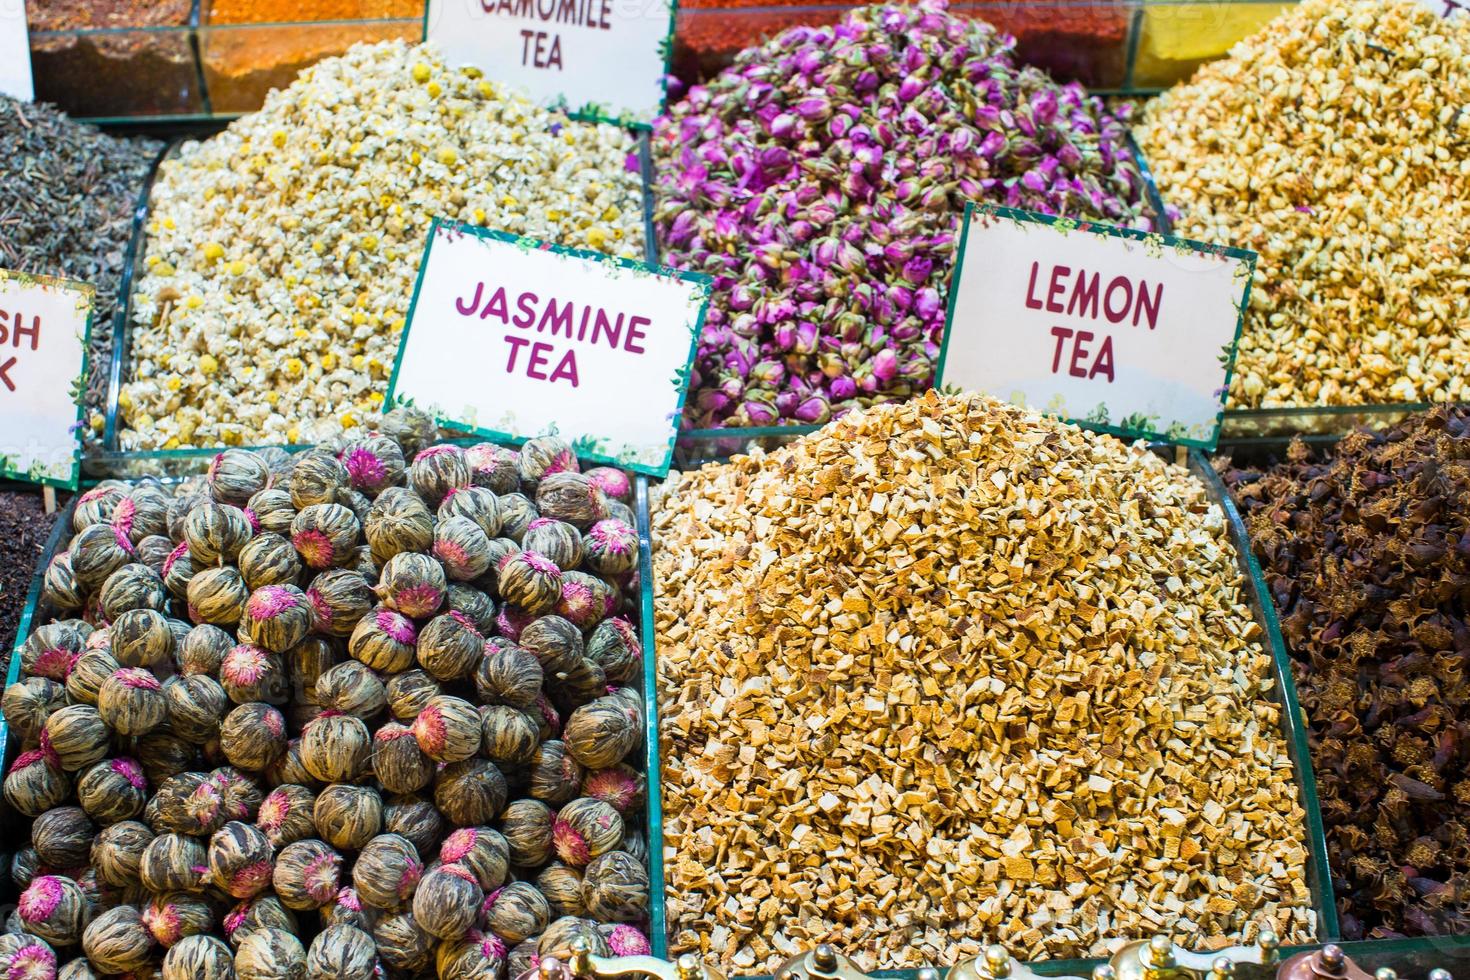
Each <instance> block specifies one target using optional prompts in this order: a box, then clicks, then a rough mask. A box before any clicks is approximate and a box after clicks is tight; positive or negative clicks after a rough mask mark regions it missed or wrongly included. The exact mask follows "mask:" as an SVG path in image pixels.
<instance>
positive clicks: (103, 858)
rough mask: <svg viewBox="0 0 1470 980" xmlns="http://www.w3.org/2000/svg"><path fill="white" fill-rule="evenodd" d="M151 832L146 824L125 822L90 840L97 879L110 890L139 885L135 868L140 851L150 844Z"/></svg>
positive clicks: (141, 858) (152, 835)
mask: <svg viewBox="0 0 1470 980" xmlns="http://www.w3.org/2000/svg"><path fill="white" fill-rule="evenodd" d="M153 837H154V834H153V831H152V830H150V829H149V828H148V825H147V824H143V823H139V822H138V821H136V820H124V821H122V822H120V823H115V824H113V825H112V826H110V827H104V828H103V829H102V832H101V833H100V834H98V835H97V837H96V839H95V840H93V841H92V848H91V859H92V867H94V868H95V869H97V879H98V880H99V881H101V882H102V883H103V884H105V885H110V886H112V887H113V888H127V887H131V886H134V885H137V884H139V883H140V879H139V877H138V874H139V872H138V868H139V865H140V864H142V861H143V852H144V851H146V850H147V849H148V845H149V844H151V843H153Z"/></svg>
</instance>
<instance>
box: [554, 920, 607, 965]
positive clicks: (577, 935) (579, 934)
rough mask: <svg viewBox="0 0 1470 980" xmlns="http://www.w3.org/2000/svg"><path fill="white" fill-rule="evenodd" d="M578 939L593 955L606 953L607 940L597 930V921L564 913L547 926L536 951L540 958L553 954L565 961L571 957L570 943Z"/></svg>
mask: <svg viewBox="0 0 1470 980" xmlns="http://www.w3.org/2000/svg"><path fill="white" fill-rule="evenodd" d="M579 939H581V940H583V941H584V942H586V943H587V948H588V949H589V950H590V951H591V953H592V955H593V956H606V955H607V954H608V948H607V940H605V939H603V938H602V933H600V932H598V931H597V923H595V922H592V921H590V920H588V919H582V918H578V917H577V916H574V915H564V916H562V917H561V918H560V919H557V920H556V921H555V922H553V923H552V924H551V925H549V926H547V927H546V930H545V931H544V932H542V933H541V940H540V941H539V942H538V943H537V944H536V952H537V953H538V954H540V956H541V958H542V959H545V958H546V957H548V956H555V957H556V958H557V959H559V960H562V961H563V962H565V961H566V960H569V959H570V958H571V956H572V945H573V944H574V943H575V942H576V941H577V940H579Z"/></svg>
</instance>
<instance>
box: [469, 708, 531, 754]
mask: <svg viewBox="0 0 1470 980" xmlns="http://www.w3.org/2000/svg"><path fill="white" fill-rule="evenodd" d="M480 730H481V736H482V742H481V745H482V747H483V752H484V754H485V758H487V759H489V760H490V761H491V762H495V763H506V764H510V765H518V764H520V763H523V762H530V761H531V759H532V758H533V757H534V756H535V755H536V749H537V748H539V747H540V745H541V727H540V726H539V725H538V724H537V723H536V722H535V721H534V720H533V719H532V718H531V717H530V716H529V715H527V714H526V712H525V711H523V710H521V709H520V708H512V707H511V706H510V705H506V704H491V705H486V706H485V707H483V708H481V709H480Z"/></svg>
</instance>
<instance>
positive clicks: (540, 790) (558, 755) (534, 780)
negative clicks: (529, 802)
mask: <svg viewBox="0 0 1470 980" xmlns="http://www.w3.org/2000/svg"><path fill="white" fill-rule="evenodd" d="M581 786H582V767H581V765H580V764H578V762H577V760H576V759H574V758H572V757H571V755H570V754H568V752H567V747H566V745H564V744H563V743H561V742H558V741H556V740H554V739H553V740H551V741H547V742H542V743H541V747H540V748H539V749H537V750H536V755H535V756H534V757H532V759H531V783H530V792H531V795H532V796H533V797H535V798H536V799H538V800H542V801H544V802H546V803H548V804H550V805H551V806H561V805H562V804H563V803H568V802H570V801H571V800H573V799H575V798H576V796H577V792H578V790H580V789H581Z"/></svg>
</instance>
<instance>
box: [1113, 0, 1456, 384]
mask: <svg viewBox="0 0 1470 980" xmlns="http://www.w3.org/2000/svg"><path fill="white" fill-rule="evenodd" d="M1467 103H1470V20H1467V19H1466V18H1463V17H1459V18H1451V19H1448V20H1446V19H1444V18H1441V17H1438V16H1437V15H1435V14H1434V13H1433V12H1431V11H1430V10H1428V9H1427V8H1426V7H1424V6H1422V5H1420V4H1418V3H1415V2H1413V0H1352V2H1347V0H1307V2H1305V3H1302V4H1300V5H1298V6H1294V7H1292V8H1290V9H1289V10H1288V11H1287V12H1286V13H1284V14H1283V15H1281V16H1280V17H1278V18H1277V19H1275V20H1274V21H1272V22H1271V23H1270V24H1269V25H1268V26H1267V27H1266V28H1265V29H1264V30H1263V31H1261V32H1260V33H1259V34H1257V35H1255V36H1254V37H1251V38H1249V39H1247V40H1245V41H1242V42H1241V43H1240V44H1238V45H1236V46H1235V48H1234V49H1232V51H1231V54H1230V57H1228V58H1225V59H1222V60H1220V61H1216V62H1214V63H1212V64H1209V65H1206V66H1205V67H1204V68H1202V69H1200V70H1199V72H1197V73H1196V74H1195V77H1194V79H1193V80H1192V81H1190V82H1189V83H1187V84H1184V85H1179V86H1176V87H1175V88H1173V89H1171V90H1169V91H1168V92H1166V93H1164V94H1163V95H1161V96H1159V97H1158V98H1156V99H1154V100H1153V101H1152V102H1150V103H1149V104H1148V106H1147V109H1146V111H1145V113H1144V117H1143V121H1142V123H1141V125H1139V127H1138V128H1137V131H1136V135H1137V137H1138V142H1139V145H1140V146H1141V147H1142V149H1143V154H1144V156H1145V158H1147V160H1148V161H1149V164H1150V165H1151V166H1152V167H1153V172H1154V176H1155V177H1156V178H1157V180H1158V184H1159V188H1160V190H1161V191H1162V193H1163V196H1164V199H1165V200H1166V201H1167V202H1168V203H1169V204H1170V205H1172V206H1173V207H1175V208H1177V209H1178V210H1179V212H1180V214H1179V217H1178V220H1177V221H1176V222H1175V225H1174V231H1175V233H1176V234H1179V235H1183V236H1185V237H1187V238H1195V239H1201V240H1203V241H1207V242H1218V243H1220V244H1227V245H1238V246H1242V247H1244V248H1250V249H1254V250H1255V251H1257V252H1258V253H1260V261H1259V263H1258V265H1257V267H1256V279H1255V284H1254V286H1253V287H1252V290H1251V303H1250V311H1249V315H1248V316H1247V317H1246V323H1245V331H1244V333H1243V334H1242V336H1241V339H1240V354H1239V357H1238V359H1237V362H1236V370H1235V377H1234V380H1233V382H1232V384H1231V390H1230V398H1231V403H1232V405H1233V406H1235V407H1257V406H1260V407H1267V408H1272V407H1281V406H1288V405H1356V404H1377V403H1386V402H1442V401H1464V400H1467V399H1470V262H1467V261H1466V255H1467V254H1470V113H1466V112H1465V111H1464V106H1465V105H1466V104H1467Z"/></svg>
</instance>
